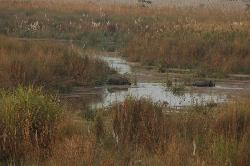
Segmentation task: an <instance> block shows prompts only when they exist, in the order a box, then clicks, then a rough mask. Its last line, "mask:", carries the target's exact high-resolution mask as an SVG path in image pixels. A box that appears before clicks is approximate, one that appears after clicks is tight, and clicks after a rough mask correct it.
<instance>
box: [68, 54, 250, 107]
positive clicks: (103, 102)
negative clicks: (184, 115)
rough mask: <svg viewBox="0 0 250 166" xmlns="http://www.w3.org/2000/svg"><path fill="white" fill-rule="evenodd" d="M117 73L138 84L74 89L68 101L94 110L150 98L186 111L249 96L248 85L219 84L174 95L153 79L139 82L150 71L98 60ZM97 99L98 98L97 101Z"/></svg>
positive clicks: (105, 58)
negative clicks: (79, 100) (74, 100)
mask: <svg viewBox="0 0 250 166" xmlns="http://www.w3.org/2000/svg"><path fill="white" fill-rule="evenodd" d="M96 58H100V59H101V60H103V61H105V62H106V63H108V65H109V66H110V67H111V68H113V69H115V70H116V71H117V72H118V73H120V74H125V75H128V76H129V77H130V78H135V79H136V83H135V84H134V85H131V86H103V87H94V88H81V87H78V88H75V89H74V90H73V92H72V93H71V94H69V95H68V96H67V97H69V98H83V100H86V99H87V100H88V102H89V104H90V106H91V107H93V108H100V107H107V106H110V105H112V104H114V103H116V102H122V101H124V99H125V98H126V97H127V96H133V97H137V98H140V97H148V98H151V99H152V100H153V101H154V102H162V103H164V104H165V105H166V106H168V107H175V108H180V107H185V106H190V105H194V104H196V105H205V104H208V103H221V102H225V101H228V100H229V98H232V96H234V95H235V94H236V93H239V94H241V93H242V92H247V93H249V92H250V85H249V84H247V85H245V84H242V85H241V84H237V83H234V82H233V83H231V84H225V83H223V82H221V83H216V86H215V87H212V88H195V87H185V88H184V90H183V91H180V92H179V93H174V92H173V91H172V90H171V89H170V88H168V87H167V86H166V85H165V84H163V83H161V82H159V81H156V80H154V78H152V79H151V78H150V77H149V78H147V79H140V77H141V76H142V75H146V76H148V75H150V74H151V75H155V74H157V73H155V74H154V73H152V72H151V73H150V72H147V71H144V72H140V71H142V70H137V71H136V69H135V68H134V67H133V66H131V65H130V63H128V62H127V61H126V60H125V59H123V58H120V57H114V56H106V55H105V56H97V57H96ZM97 96H98V97H97Z"/></svg>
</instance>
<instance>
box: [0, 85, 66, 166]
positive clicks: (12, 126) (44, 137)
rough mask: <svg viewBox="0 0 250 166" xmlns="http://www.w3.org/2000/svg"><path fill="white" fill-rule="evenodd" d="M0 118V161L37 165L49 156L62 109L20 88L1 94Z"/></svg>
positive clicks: (43, 96) (31, 90)
mask: <svg viewBox="0 0 250 166" xmlns="http://www.w3.org/2000/svg"><path fill="white" fill-rule="evenodd" d="M0 116H1V120H0V135H1V137H0V161H1V162H7V163H13V164H21V163H22V162H24V161H28V160H30V161H36V162H37V161H39V159H42V158H44V157H47V156H48V155H49V154H50V151H51V149H52V146H53V144H54V141H55V138H56V137H57V134H58V133H57V130H58V125H59V123H60V121H61V120H62V117H63V108H62V107H61V105H60V104H59V102H58V99H57V98H55V97H52V96H50V95H46V94H44V93H43V92H42V90H41V89H34V88H22V87H19V88H17V89H16V90H15V91H14V92H6V91H3V92H1V95H0ZM31 156H32V158H30V157H31Z"/></svg>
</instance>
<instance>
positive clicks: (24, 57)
mask: <svg viewBox="0 0 250 166" xmlns="http://www.w3.org/2000/svg"><path fill="white" fill-rule="evenodd" d="M0 43H1V46H0V66H1V67H0V76H1V77H0V87H1V88H13V87H17V86H18V85H23V86H29V85H34V86H44V87H46V88H49V89H56V90H67V89H70V88H71V87H72V86H80V85H81V86H82V85H96V84H101V83H104V82H105V78H106V77H107V75H108V74H109V73H111V72H112V71H111V70H110V68H109V67H108V65H107V64H105V63H103V62H101V61H99V60H96V59H93V58H91V57H89V56H88V55H84V52H82V51H80V50H78V49H77V48H73V47H72V46H67V45H66V44H60V43H58V44H57V43H52V42H32V41H26V42H25V41H18V40H16V39H11V38H8V37H3V36H1V37H0Z"/></svg>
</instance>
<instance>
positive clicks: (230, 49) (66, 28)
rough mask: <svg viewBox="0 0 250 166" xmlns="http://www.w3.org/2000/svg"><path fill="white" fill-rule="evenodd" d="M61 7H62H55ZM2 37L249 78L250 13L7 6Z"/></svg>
mask: <svg viewBox="0 0 250 166" xmlns="http://www.w3.org/2000/svg"><path fill="white" fill-rule="evenodd" d="M55 2H56V3H55ZM1 7H2V9H3V10H1V12H0V13H1V14H0V19H1V20H2V21H1V22H2V23H1V26H0V31H1V33H4V34H7V35H12V36H18V37H32V38H57V39H75V40H78V41H80V42H81V44H82V45H85V46H91V47H95V48H105V49H108V50H109V49H110V50H115V49H120V48H124V51H123V55H124V56H127V57H128V58H129V59H130V60H132V61H140V62H142V63H144V64H147V65H158V66H161V67H165V68H191V69H195V70H199V71H201V72H202V73H205V74H207V73H222V74H227V73H249V70H250V69H249V66H250V61H249V59H250V58H249V48H248V45H249V36H250V34H249V33H250V31H249V29H250V24H249V18H250V15H249V12H247V11H244V10H226V9H221V8H216V7H213V8H201V7H195V8H177V7H170V6H164V7H151V8H140V7H136V6H129V5H114V4H113V5H108V4H102V5H101V6H100V5H97V4H94V3H88V2H85V1H83V2H79V1H72V2H59V1H52V2H50V3H48V2H46V1H44V2H41V1H30V2H27V1H25V2H17V1H4V2H2V4H1ZM13 15H15V17H13Z"/></svg>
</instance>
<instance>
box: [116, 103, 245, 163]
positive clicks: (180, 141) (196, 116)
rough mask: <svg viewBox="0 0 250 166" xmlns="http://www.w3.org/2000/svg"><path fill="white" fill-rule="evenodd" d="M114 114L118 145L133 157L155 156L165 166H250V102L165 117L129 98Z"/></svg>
mask: <svg viewBox="0 0 250 166" xmlns="http://www.w3.org/2000/svg"><path fill="white" fill-rule="evenodd" d="M113 110H114V114H115V115H114V119H113V127H114V132H115V135H116V137H117V140H118V145H119V146H121V147H122V148H123V149H124V148H128V147H130V153H132V152H133V151H135V152H141V151H142V153H144V154H145V153H146V154H147V151H148V150H149V151H148V153H149V154H152V150H153V152H154V153H155V154H157V156H158V161H161V162H163V163H165V164H167V165H202V164H205V165H225V164H229V165H247V164H249V152H247V151H248V150H247V149H248V148H247V147H248V146H249V141H247V140H249V136H250V135H249V130H250V123H249V119H250V112H249V110H250V105H249V102H240V103H237V102H236V103H232V104H227V105H223V106H219V107H218V108H215V109H212V110H211V109H209V108H199V109H198V110H196V111H195V109H194V108H191V109H190V110H189V111H187V112H186V111H184V112H183V113H177V114H176V113H170V114H164V113H163V112H162V108H161V106H160V105H158V104H154V103H152V102H151V101H150V100H149V101H148V100H145V99H140V100H135V99H130V98H129V99H127V100H126V101H125V102H124V103H122V104H119V105H117V106H114V107H113ZM131 147H133V148H131ZM142 162H143V161H142ZM147 162H148V161H147ZM155 162H156V161H155Z"/></svg>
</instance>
